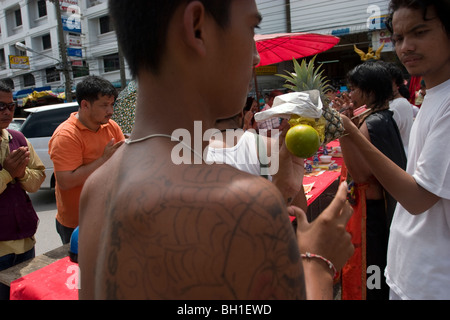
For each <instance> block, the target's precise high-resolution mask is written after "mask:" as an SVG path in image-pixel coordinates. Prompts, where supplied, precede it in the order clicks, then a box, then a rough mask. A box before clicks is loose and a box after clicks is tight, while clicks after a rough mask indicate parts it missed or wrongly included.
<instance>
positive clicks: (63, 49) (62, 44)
mask: <svg viewBox="0 0 450 320" xmlns="http://www.w3.org/2000/svg"><path fill="white" fill-rule="evenodd" d="M49 1H50V2H53V4H54V5H55V9H56V10H55V11H56V20H57V22H58V42H59V53H60V55H61V62H62V68H63V70H62V71H63V73H64V79H65V93H66V101H67V102H72V101H73V99H72V79H71V77H70V71H71V68H70V64H69V61H68V58H67V46H66V39H65V37H64V29H63V25H62V16H61V4H60V2H59V0H49Z"/></svg>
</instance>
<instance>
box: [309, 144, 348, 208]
mask: <svg viewBox="0 0 450 320" xmlns="http://www.w3.org/2000/svg"><path fill="white" fill-rule="evenodd" d="M339 145H340V144H339V140H335V141H332V142H330V143H329V144H328V145H327V146H328V148H336V147H338V146H339ZM332 160H333V161H335V163H336V164H337V165H338V166H339V169H338V170H327V171H325V172H323V173H322V174H320V175H318V176H307V175H306V174H305V176H304V177H303V185H309V184H311V183H314V186H313V188H312V190H311V191H310V192H309V193H307V195H309V196H310V197H309V199H308V200H307V202H308V206H309V205H310V204H311V203H313V202H314V200H316V199H317V198H318V197H319V196H320V195H321V194H322V193H323V192H324V191H325V190H326V189H327V188H328V187H329V186H330V185H331V184H332V183H333V182H334V181H336V179H337V178H339V177H340V175H341V167H342V165H343V163H344V158H342V156H340V157H332Z"/></svg>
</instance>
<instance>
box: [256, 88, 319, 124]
mask: <svg viewBox="0 0 450 320" xmlns="http://www.w3.org/2000/svg"><path fill="white" fill-rule="evenodd" d="M322 109H323V103H322V100H321V99H320V93H319V91H318V90H311V91H303V92H291V93H286V94H283V95H279V96H276V97H275V99H274V102H273V105H272V108H270V109H267V110H265V111H262V112H258V113H256V114H255V120H256V122H260V121H264V120H267V119H271V118H284V119H290V118H291V116H292V115H298V116H302V117H305V118H312V119H318V118H320V117H321V116H322Z"/></svg>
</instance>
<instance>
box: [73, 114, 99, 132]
mask: <svg viewBox="0 0 450 320" xmlns="http://www.w3.org/2000/svg"><path fill="white" fill-rule="evenodd" d="M76 117H77V119H78V120H79V121H80V122H81V124H82V125H83V126H85V127H86V128H88V129H89V130H91V131H93V132H97V131H98V129H100V125H97V124H92V122H91V121H89V119H87V118H86V117H83V115H82V114H80V112H78V113H77V114H76Z"/></svg>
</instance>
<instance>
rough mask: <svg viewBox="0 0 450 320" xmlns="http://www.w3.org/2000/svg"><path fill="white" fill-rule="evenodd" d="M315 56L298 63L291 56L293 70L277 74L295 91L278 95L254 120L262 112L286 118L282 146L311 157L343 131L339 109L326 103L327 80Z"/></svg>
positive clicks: (301, 155) (260, 116)
mask: <svg viewBox="0 0 450 320" xmlns="http://www.w3.org/2000/svg"><path fill="white" fill-rule="evenodd" d="M315 58H316V57H314V58H313V59H311V61H310V63H309V64H307V63H306V61H305V60H303V61H302V63H301V64H299V63H298V62H297V60H295V59H294V60H293V63H294V73H290V72H287V74H288V75H278V76H280V77H283V78H284V79H286V84H285V85H284V87H285V88H288V89H290V90H292V91H294V92H296V93H299V94H298V95H295V94H292V93H288V94H286V95H282V96H278V97H276V98H275V102H274V105H273V107H272V108H271V109H269V110H268V111H265V112H266V115H261V114H262V113H260V114H259V115H258V114H257V115H255V119H256V121H258V119H263V118H264V116H265V118H266V119H267V117H274V116H278V117H284V118H288V119H289V124H290V125H291V128H290V129H289V131H288V133H287V134H286V146H287V148H288V150H289V151H290V152H292V153H293V154H295V155H296V156H298V157H301V158H309V157H311V156H312V155H314V154H315V153H316V152H317V150H318V149H319V147H320V145H321V144H327V143H329V142H331V141H333V140H336V139H338V138H339V137H341V136H342V135H343V134H344V126H343V123H342V119H341V116H340V114H339V112H337V111H336V110H334V109H333V108H330V107H329V106H328V103H329V101H328V99H327V98H326V96H325V93H326V91H328V90H329V85H328V80H326V79H325V77H324V76H322V73H323V70H322V71H320V66H319V67H318V68H314V61H315ZM303 94H304V95H308V98H305V97H304V95H303ZM314 109H315V110H314ZM264 120H265V119H264ZM311 129H314V130H311ZM314 131H315V132H316V134H314ZM317 140H318V141H317Z"/></svg>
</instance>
